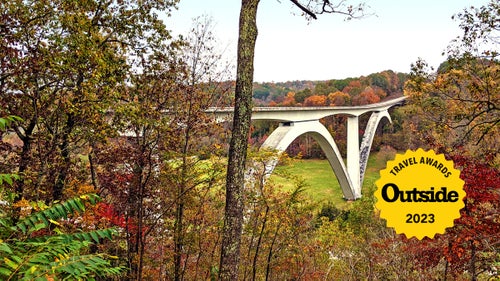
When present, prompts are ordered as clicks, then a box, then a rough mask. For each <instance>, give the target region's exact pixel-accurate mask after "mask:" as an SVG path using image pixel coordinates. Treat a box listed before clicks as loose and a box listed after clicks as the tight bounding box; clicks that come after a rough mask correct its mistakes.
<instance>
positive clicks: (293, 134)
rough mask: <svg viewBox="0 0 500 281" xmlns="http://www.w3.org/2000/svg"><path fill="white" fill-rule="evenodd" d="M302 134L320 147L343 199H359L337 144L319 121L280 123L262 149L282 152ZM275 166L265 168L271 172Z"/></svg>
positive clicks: (358, 192)
mask: <svg viewBox="0 0 500 281" xmlns="http://www.w3.org/2000/svg"><path fill="white" fill-rule="evenodd" d="M304 134H309V135H311V136H312V137H313V138H314V139H315V140H316V141H317V142H318V144H319V145H320V147H321V149H322V150H323V152H324V153H325V155H326V158H327V159H328V162H329V163H330V166H331V168H332V170H333V172H334V173H335V175H336V176H337V180H338V181H339V184H340V187H341V188H342V192H343V194H344V197H345V198H346V199H349V200H354V199H357V198H360V197H361V192H360V190H359V191H358V190H357V189H356V188H354V186H353V183H352V182H351V179H350V177H349V175H348V173H347V169H346V166H345V164H344V161H343V159H342V156H341V154H340V151H339V149H338V147H337V144H336V143H335V141H334V140H333V138H332V136H331V135H330V132H328V130H327V129H326V128H325V126H323V124H321V123H320V122H319V120H310V121H302V122H290V123H282V124H280V127H278V128H277V129H276V130H274V131H273V132H272V134H271V135H270V136H269V137H268V138H267V139H266V141H265V142H264V143H263V144H262V148H268V149H275V150H278V151H280V152H283V151H285V150H286V149H287V148H288V146H289V145H290V144H291V143H292V142H293V141H294V140H295V139H296V138H298V137H299V136H301V135H304ZM276 164H277V163H274V164H273V166H272V167H267V168H266V169H267V170H269V171H271V170H273V169H274V166H275V165H276Z"/></svg>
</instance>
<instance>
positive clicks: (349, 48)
mask: <svg viewBox="0 0 500 281" xmlns="http://www.w3.org/2000/svg"><path fill="white" fill-rule="evenodd" d="M350 1H351V3H353V4H354V3H358V2H355V1H353V0H350ZM364 2H365V3H366V4H367V5H369V6H370V7H371V9H372V10H373V11H374V12H375V14H376V16H371V17H367V18H363V19H359V20H351V21H345V20H344V17H343V16H342V15H332V14H325V15H320V16H319V17H318V19H317V20H313V21H311V22H310V23H308V22H307V21H306V20H305V19H304V18H303V17H301V16H300V15H299V14H300V11H299V10H298V8H296V7H294V6H293V4H292V3H291V2H290V1H288V0H280V1H278V0H261V2H260V4H259V10H258V13H257V25H258V29H259V35H258V37H257V45H256V51H255V73H254V80H255V81H256V82H285V81H292V80H328V79H343V78H347V77H358V76H362V75H368V74H371V73H374V72H380V71H383V70H388V69H390V70H394V71H398V72H406V73H409V72H410V65H411V63H413V62H415V61H416V60H417V59H418V58H419V57H420V58H422V59H424V60H426V61H427V62H428V63H429V64H430V65H431V66H434V67H437V66H438V65H439V64H440V63H441V62H442V61H443V60H444V59H445V57H443V56H442V55H441V54H442V52H443V51H444V50H445V49H446V46H447V45H448V43H449V42H450V41H451V40H452V39H454V38H455V37H456V36H457V35H460V34H461V33H460V29H459V27H458V25H459V22H458V21H456V20H452V19H451V16H452V15H453V14H456V13H458V12H461V11H463V9H464V8H466V7H469V6H471V5H474V6H477V7H479V6H482V5H485V4H487V3H488V0H365V1H364ZM240 6H241V1H240V0H181V1H180V3H179V5H178V8H179V9H178V10H174V11H173V13H172V17H170V18H168V19H166V25H167V27H168V28H169V29H170V30H173V31H174V33H186V32H187V31H188V30H189V29H190V27H191V26H192V20H193V18H195V17H197V16H201V15H208V16H210V17H212V19H213V22H214V24H215V30H214V31H215V32H216V36H217V38H218V39H217V40H218V42H219V44H220V45H221V49H222V48H225V47H227V48H228V51H226V55H227V56H228V57H229V58H230V59H232V60H234V64H235V65H236V45H237V38H238V17H239V10H240Z"/></svg>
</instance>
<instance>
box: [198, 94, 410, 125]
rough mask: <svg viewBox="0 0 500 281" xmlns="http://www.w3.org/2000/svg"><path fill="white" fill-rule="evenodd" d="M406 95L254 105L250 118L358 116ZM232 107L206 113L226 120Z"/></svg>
mask: <svg viewBox="0 0 500 281" xmlns="http://www.w3.org/2000/svg"><path fill="white" fill-rule="evenodd" d="M405 99H406V97H404V96H403V97H399V98H395V99H392V100H388V101H384V102H379V103H373V104H367V105H359V106H315V107H254V108H253V110H252V120H276V121H282V122H300V121H305V120H318V119H321V118H324V117H327V116H331V115H337V114H345V115H349V116H360V115H362V114H364V113H367V112H377V111H383V110H387V109H388V108H390V107H392V106H394V105H396V104H400V103H403V102H404V100H405ZM233 110H234V109H233V108H232V107H223V108H210V109H209V110H207V112H208V113H213V114H215V116H216V118H217V119H219V120H220V119H225V120H227V119H228V118H229V117H230V116H231V115H232V113H233Z"/></svg>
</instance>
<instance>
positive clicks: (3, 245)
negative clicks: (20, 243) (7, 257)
mask: <svg viewBox="0 0 500 281" xmlns="http://www.w3.org/2000/svg"><path fill="white" fill-rule="evenodd" d="M0 251H2V252H6V253H8V254H12V250H11V249H10V247H9V245H8V244H7V243H5V242H2V243H0Z"/></svg>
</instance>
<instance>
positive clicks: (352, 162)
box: [347, 116, 361, 199]
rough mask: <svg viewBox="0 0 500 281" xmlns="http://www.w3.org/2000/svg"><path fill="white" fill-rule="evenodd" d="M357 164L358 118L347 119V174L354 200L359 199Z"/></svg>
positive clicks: (359, 184)
mask: <svg viewBox="0 0 500 281" xmlns="http://www.w3.org/2000/svg"><path fill="white" fill-rule="evenodd" d="M359 167H360V163H359V117H358V116H349V117H347V174H348V175H349V178H350V179H351V183H352V186H351V188H352V191H353V193H354V197H355V199H357V198H359V197H361V177H360V170H359Z"/></svg>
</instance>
